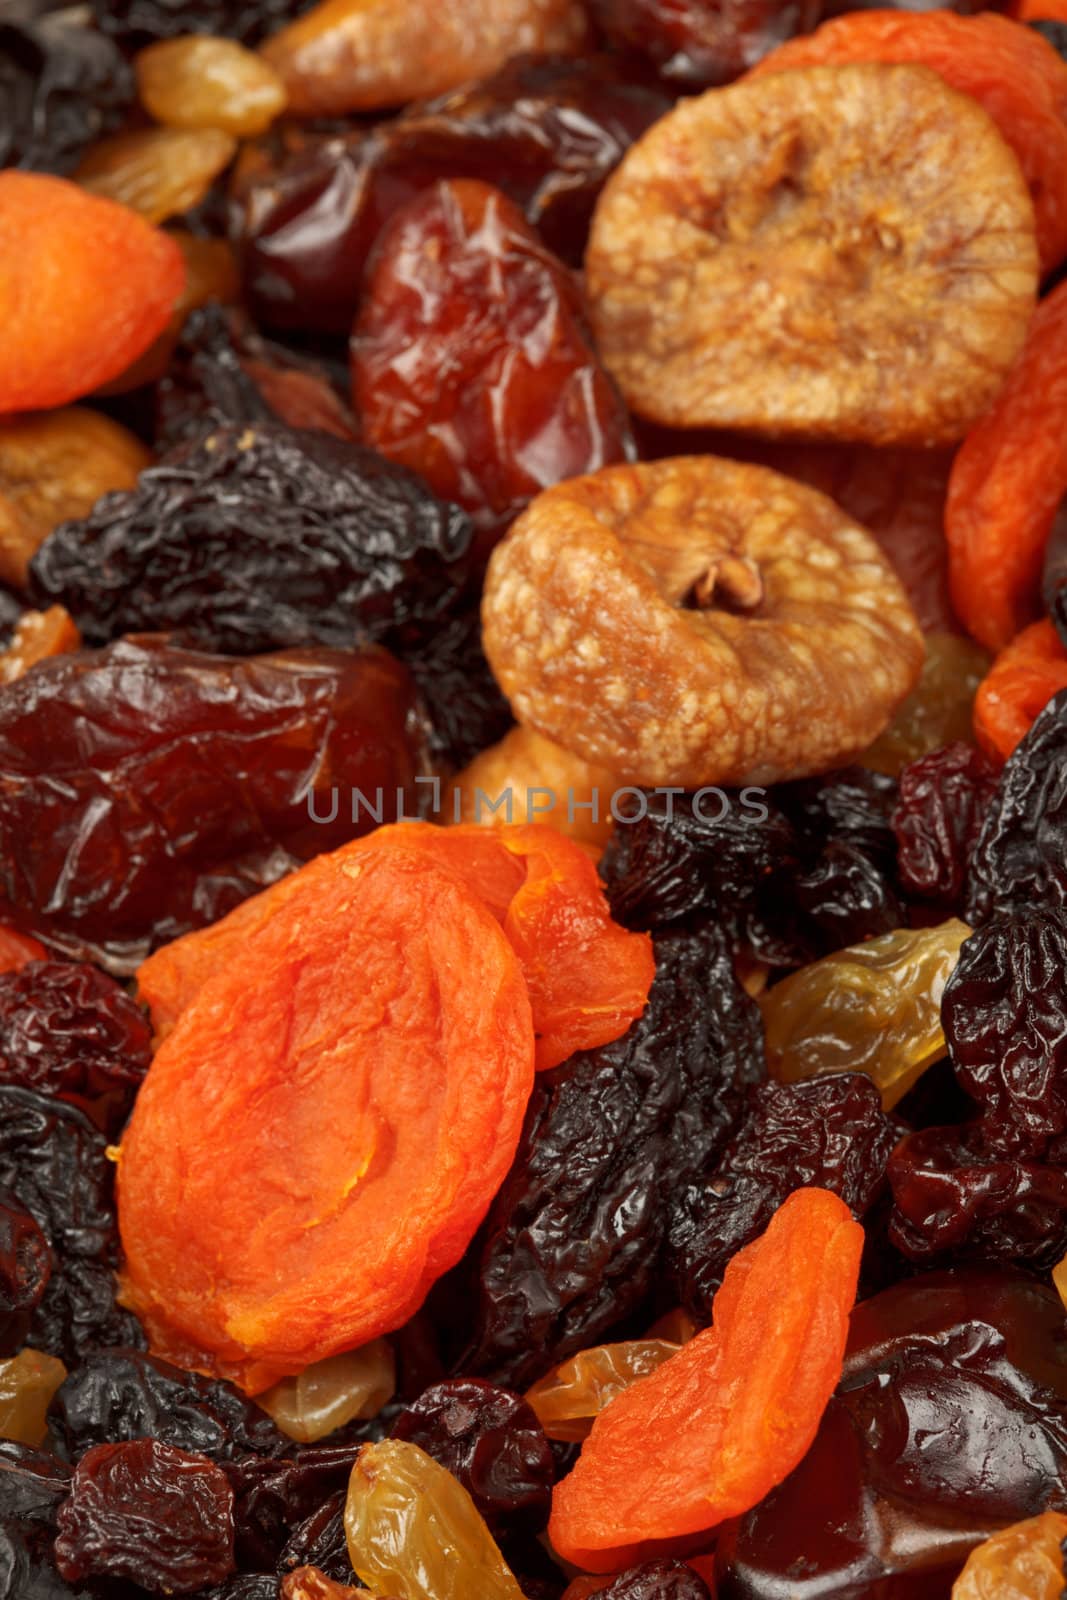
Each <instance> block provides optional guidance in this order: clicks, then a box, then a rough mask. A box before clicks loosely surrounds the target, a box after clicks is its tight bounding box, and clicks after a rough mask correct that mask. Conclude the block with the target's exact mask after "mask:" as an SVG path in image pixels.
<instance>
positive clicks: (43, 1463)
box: [0, 1439, 84, 1600]
mask: <svg viewBox="0 0 1067 1600" xmlns="http://www.w3.org/2000/svg"><path fill="white" fill-rule="evenodd" d="M69 1487H70V1468H69V1467H68V1466H66V1465H65V1464H64V1463H63V1462H62V1461H58V1460H57V1459H56V1457H55V1456H52V1455H48V1454H47V1453H46V1452H44V1451H38V1450H31V1449H30V1448H29V1447H28V1446H26V1445H22V1444H13V1443H12V1442H11V1441H10V1440H7V1439H0V1600H68V1597H71V1596H73V1594H74V1591H73V1590H72V1589H70V1588H69V1587H68V1586H67V1584H65V1583H64V1582H63V1579H62V1578H61V1577H60V1576H59V1574H58V1572H57V1571H56V1568H55V1561H54V1559H53V1550H52V1541H53V1537H54V1533H55V1520H56V1512H57V1511H58V1510H59V1507H60V1505H61V1504H62V1503H63V1501H64V1500H65V1498H66V1496H67V1493H68V1490H69ZM79 1593H84V1590H79Z"/></svg>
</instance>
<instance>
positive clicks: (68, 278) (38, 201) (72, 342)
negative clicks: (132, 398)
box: [0, 171, 183, 413]
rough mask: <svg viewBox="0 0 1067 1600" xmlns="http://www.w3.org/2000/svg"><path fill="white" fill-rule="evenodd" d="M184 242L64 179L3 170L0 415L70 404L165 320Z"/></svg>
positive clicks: (134, 353) (113, 373) (133, 354)
mask: <svg viewBox="0 0 1067 1600" xmlns="http://www.w3.org/2000/svg"><path fill="white" fill-rule="evenodd" d="M182 281H183V268H182V260H181V255H180V253H179V251H178V248H177V246H176V245H175V244H174V243H173V242H172V240H170V239H168V238H167V237H166V235H165V234H162V233H157V232H156V230H155V229H154V228H150V227H149V226H148V225H147V224H146V223H145V222H143V221H142V219H141V218H140V217H137V216H134V215H133V213H132V212H130V211H128V210H127V209H125V208H124V207H123V206H118V205H114V204H112V203H111V202H110V201H108V200H101V199H98V198H97V197H96V196H95V195H89V194H85V193H84V192H83V191H82V190H81V189H79V188H78V187H77V186H76V185H75V184H72V183H68V182H66V180H65V179H63V178H50V177H44V176H42V175H41V174H39V173H29V172H15V171H8V172H0V413H3V412H8V411H34V410H44V409H46V408H48V407H51V406H62V405H66V404H67V403H68V402H69V401H71V400H77V399H79V398H80V397H81V396H82V395H85V394H89V393H91V392H92V390H93V389H96V388H98V387H99V386H100V384H102V383H107V382H108V380H109V379H111V378H114V377H117V376H118V374H119V373H120V372H122V371H123V369H124V368H125V367H128V366H129V364H130V362H131V361H134V360H136V358H137V357H138V356H139V355H140V354H141V353H142V352H143V351H144V350H147V348H148V346H149V345H150V344H151V343H152V340H153V339H154V338H155V337H156V336H157V334H159V333H160V332H162V330H163V328H165V327H166V324H167V320H168V318H169V317H170V314H171V310H172V309H173V306H174V302H175V300H176V299H177V297H178V295H179V293H180V292H181V287H182Z"/></svg>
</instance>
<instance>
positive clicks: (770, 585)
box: [482, 456, 923, 788]
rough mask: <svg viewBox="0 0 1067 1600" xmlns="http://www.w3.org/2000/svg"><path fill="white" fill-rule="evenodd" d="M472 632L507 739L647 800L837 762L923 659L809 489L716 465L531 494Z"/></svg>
mask: <svg viewBox="0 0 1067 1600" xmlns="http://www.w3.org/2000/svg"><path fill="white" fill-rule="evenodd" d="M482 620H483V629H484V641H485V649H486V654H487V655H488V657H489V661H490V663H491V665H492V667H493V671H494V672H495V674H496V676H497V678H498V680H499V682H500V684H501V687H502V688H503V690H504V692H505V694H507V696H508V697H509V699H510V700H511V704H512V709H513V710H514V712H515V715H516V716H517V718H518V719H519V721H520V722H523V723H527V724H529V725H530V726H532V727H534V728H536V729H537V730H538V731H539V732H541V733H543V734H545V735H546V736H547V737H548V738H550V739H553V740H555V741H556V742H557V743H559V744H561V745H563V746H564V748H566V749H568V750H572V751H574V752H575V753H576V754H577V755H579V756H581V757H582V758H583V759H584V760H586V761H588V762H592V763H595V764H597V765H602V766H605V767H608V768H610V769H611V770H612V771H614V772H617V773H618V774H619V775H620V779H621V780H622V781H624V782H626V783H637V784H645V785H652V784H683V785H684V786H686V787H687V788H698V787H699V786H700V785H702V784H714V783H765V782H774V781H777V780H779V779H783V778H790V777H798V776H800V775H802V774H805V773H811V772H816V771H821V770H823V769H824V768H826V767H828V766H832V765H834V764H835V763H839V762H843V761H846V760H849V759H851V758H852V757H853V756H854V755H856V754H857V753H858V752H859V751H861V750H863V749H865V748H866V747H867V745H869V744H870V743H871V741H872V740H873V739H874V738H875V737H876V736H877V735H878V734H879V733H880V732H881V731H882V729H883V728H884V727H885V725H886V723H887V722H888V720H889V718H890V716H891V715H892V713H893V711H894V710H895V708H896V706H897V705H898V704H899V703H900V701H901V700H902V699H903V698H904V696H905V695H906V694H907V693H908V691H909V689H910V688H911V687H912V685H913V684H914V682H915V680H916V678H917V677H918V674H919V669H920V666H921V664H922V653H923V652H922V636H921V634H920V633H919V629H918V626H917V624H916V622H915V619H914V616H913V615H912V612H911V609H910V607H909V605H908V602H907V599H906V597H905V595H904V591H903V589H902V588H901V585H900V582H899V580H898V579H897V578H896V576H895V574H894V573H893V571H892V569H891V568H890V566H889V563H888V562H887V561H886V559H885V557H884V556H883V555H882V554H881V552H880V551H879V549H878V547H877V545H876V544H875V542H874V540H873V539H872V538H871V537H870V535H869V534H867V533H865V532H864V530H863V529H862V528H860V527H859V526H858V525H857V524H856V523H854V522H852V521H850V519H849V518H848V517H847V516H846V515H845V513H844V512H843V511H841V510H840V508H839V507H838V506H836V505H835V504H834V503H833V501H831V500H829V499H827V498H826V497H825V496H824V495H821V494H819V493H818V492H817V491H816V490H813V489H808V488H806V487H805V486H804V485H802V484H799V483H794V482H793V481H792V480H791V479H789V478H784V477H782V476H780V475H779V474H778V473H775V472H771V471H769V470H768V469H767V468H764V467H755V466H748V465H744V464H741V463H738V462H735V461H726V460H722V459H718V458H716V457H714V456H689V457H681V458H678V459H674V460H669V461H657V462H649V463H644V464H642V465H639V466H634V467H629V466H626V467H608V468H605V469H604V470H602V471H601V472H597V473H594V474H592V475H591V476H589V477H585V478H574V479H571V480H570V481H569V482H566V483H562V484H559V485H557V486H556V487H555V488H552V489H548V490H545V491H544V492H543V493H542V494H540V495H538V497H537V498H536V500H534V501H533V503H532V504H531V505H530V506H529V507H528V509H527V510H526V511H525V512H524V513H523V514H522V516H521V517H519V519H518V521H517V522H516V523H515V524H514V526H513V528H512V530H511V532H510V533H509V535H508V537H507V538H506V539H505V540H504V541H503V543H502V544H500V545H499V546H498V547H497V549H496V550H495V551H494V553H493V556H492V559H491V561H490V565H489V572H488V578H487V582H486V589H485V598H484V601H483V608H482Z"/></svg>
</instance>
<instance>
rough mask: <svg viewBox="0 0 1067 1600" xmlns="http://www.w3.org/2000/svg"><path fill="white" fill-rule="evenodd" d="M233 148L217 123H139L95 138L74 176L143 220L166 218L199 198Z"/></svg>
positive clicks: (233, 142)
mask: <svg viewBox="0 0 1067 1600" xmlns="http://www.w3.org/2000/svg"><path fill="white" fill-rule="evenodd" d="M236 149H237V141H236V140H235V139H234V138H233V137H232V136H231V135H230V134H228V133H222V132H220V130H219V129H218V128H143V129H139V130H138V131H137V132H135V133H118V134H116V135H115V136H114V138H112V139H101V140H100V142H99V144H94V145H93V146H92V147H91V148H90V149H89V150H88V151H86V153H85V155H84V156H83V157H82V162H81V165H80V166H79V168H78V170H77V172H76V173H75V174H74V178H75V181H76V182H77V183H80V184H81V186H82V188H83V189H88V190H89V191H90V192H91V193H92V194H99V195H103V196H104V197H105V199H108V200H117V201H119V202H120V203H121V204H122V205H124V206H129V207H130V209H131V210H133V211H136V212H137V213H138V214H139V215H140V216H142V217H144V219H145V220H146V221H147V222H156V223H158V222H166V220H167V218H168V217H177V216H181V215H182V214H183V213H184V212H186V211H192V210H193V208H194V207H195V206H198V205H199V204H200V202H201V200H203V198H204V196H205V195H206V194H207V192H208V190H209V189H210V188H211V185H212V184H213V183H214V181H215V179H216V178H217V177H218V176H219V173H220V172H223V171H224V170H225V169H226V168H227V167H228V166H229V164H230V162H231V161H232V160H233V156H234V152H235V151H236Z"/></svg>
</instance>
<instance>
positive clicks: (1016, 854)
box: [967, 689, 1067, 925]
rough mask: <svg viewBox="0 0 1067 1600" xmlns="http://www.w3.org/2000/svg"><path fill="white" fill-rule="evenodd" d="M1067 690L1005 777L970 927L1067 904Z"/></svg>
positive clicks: (973, 885) (988, 825)
mask: <svg viewBox="0 0 1067 1600" xmlns="http://www.w3.org/2000/svg"><path fill="white" fill-rule="evenodd" d="M1065 841H1067V689H1063V690H1061V691H1060V693H1059V694H1057V695H1054V696H1053V697H1052V699H1051V700H1050V701H1049V703H1048V705H1047V706H1045V708H1044V710H1043V711H1040V712H1039V713H1038V715H1037V717H1036V718H1035V719H1034V722H1033V725H1032V726H1031V728H1030V730H1029V732H1028V733H1027V734H1026V735H1025V736H1024V737H1023V739H1022V740H1021V741H1020V742H1019V744H1018V745H1016V747H1015V749H1014V751H1013V752H1012V754H1011V756H1010V757H1009V758H1008V762H1007V765H1006V766H1005V768H1004V770H1003V772H1002V773H1001V775H1000V782H999V783H998V784H997V788H996V791H995V793H994V795H993V799H992V801H991V802H990V806H989V810H988V811H987V813H986V817H985V821H984V823H983V824H982V829H981V832H980V833H979V835H978V841H977V843H976V845H975V847H974V853H973V855H972V857H971V870H970V877H969V881H968V890H967V907H968V916H967V920H968V922H970V923H972V924H975V925H977V924H978V923H981V922H985V921H986V920H987V919H988V918H989V917H991V916H992V915H993V914H994V913H995V912H998V911H1016V910H1018V911H1028V910H1032V909H1033V908H1035V907H1042V906H1044V907H1049V908H1052V907H1055V906H1060V905H1063V904H1065V903H1067V848H1065Z"/></svg>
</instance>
